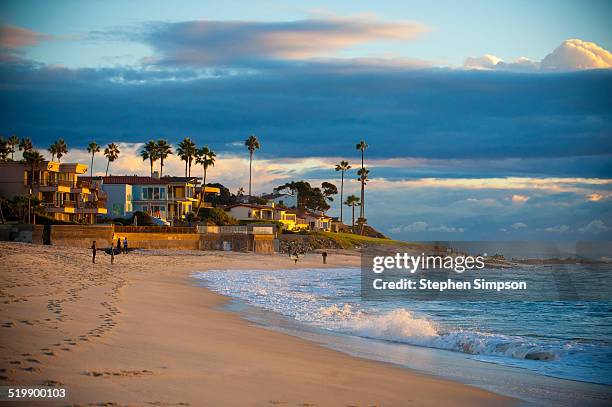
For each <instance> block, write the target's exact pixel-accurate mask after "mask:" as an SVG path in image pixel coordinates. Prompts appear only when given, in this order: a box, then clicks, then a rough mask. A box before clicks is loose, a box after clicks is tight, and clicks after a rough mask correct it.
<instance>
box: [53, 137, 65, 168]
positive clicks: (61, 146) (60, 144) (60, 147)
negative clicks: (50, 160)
mask: <svg viewBox="0 0 612 407" xmlns="http://www.w3.org/2000/svg"><path fill="white" fill-rule="evenodd" d="M55 144H57V151H56V152H55V155H57V161H58V162H62V157H63V156H64V154H68V146H67V145H66V142H65V141H64V139H63V138H61V139H59V140H57V141H56V142H55Z"/></svg>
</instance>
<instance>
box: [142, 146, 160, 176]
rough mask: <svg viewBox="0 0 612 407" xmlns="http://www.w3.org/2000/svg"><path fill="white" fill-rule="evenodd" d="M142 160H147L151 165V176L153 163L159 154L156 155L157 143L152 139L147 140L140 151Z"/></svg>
mask: <svg viewBox="0 0 612 407" xmlns="http://www.w3.org/2000/svg"><path fill="white" fill-rule="evenodd" d="M140 156H141V157H142V161H146V160H149V164H150V165H151V176H153V163H154V162H155V161H157V159H158V158H159V156H158V155H157V143H156V142H155V141H153V140H149V142H147V144H145V145H144V147H143V148H142V150H141V151H140Z"/></svg>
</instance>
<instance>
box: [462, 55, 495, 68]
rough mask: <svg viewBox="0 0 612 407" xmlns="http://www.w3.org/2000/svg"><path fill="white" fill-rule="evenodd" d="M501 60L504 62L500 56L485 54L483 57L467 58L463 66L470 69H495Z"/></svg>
mask: <svg viewBox="0 0 612 407" xmlns="http://www.w3.org/2000/svg"><path fill="white" fill-rule="evenodd" d="M500 62H502V59H501V58H500V57H496V56H495V55H490V54H484V55H483V56H481V57H468V58H466V59H465V62H464V63H463V67H464V68H468V69H494V68H495V66H496V65H497V64H498V63H500Z"/></svg>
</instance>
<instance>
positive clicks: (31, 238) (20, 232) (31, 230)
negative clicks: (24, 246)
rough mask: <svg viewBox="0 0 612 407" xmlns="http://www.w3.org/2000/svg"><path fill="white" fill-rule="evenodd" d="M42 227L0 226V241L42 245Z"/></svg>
mask: <svg viewBox="0 0 612 407" xmlns="http://www.w3.org/2000/svg"><path fill="white" fill-rule="evenodd" d="M44 232H45V229H44V226H43V225H0V240H1V241H8V242H23V243H36V244H43V243H44V239H43V235H44Z"/></svg>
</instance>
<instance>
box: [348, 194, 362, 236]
mask: <svg viewBox="0 0 612 407" xmlns="http://www.w3.org/2000/svg"><path fill="white" fill-rule="evenodd" d="M344 204H345V205H346V206H350V207H351V208H352V209H353V219H352V222H351V226H352V227H353V228H354V227H355V207H356V206H360V205H361V204H360V202H359V198H358V197H356V196H355V195H349V196H347V197H346V201H344Z"/></svg>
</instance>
